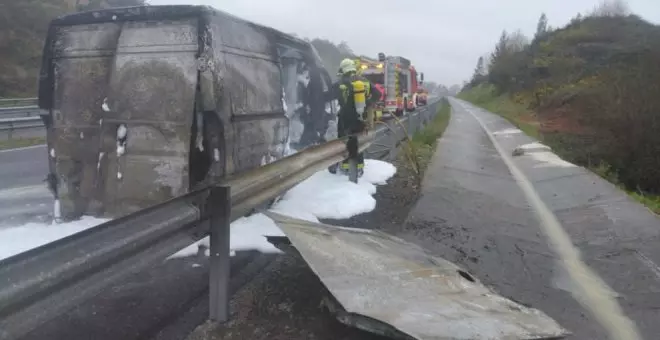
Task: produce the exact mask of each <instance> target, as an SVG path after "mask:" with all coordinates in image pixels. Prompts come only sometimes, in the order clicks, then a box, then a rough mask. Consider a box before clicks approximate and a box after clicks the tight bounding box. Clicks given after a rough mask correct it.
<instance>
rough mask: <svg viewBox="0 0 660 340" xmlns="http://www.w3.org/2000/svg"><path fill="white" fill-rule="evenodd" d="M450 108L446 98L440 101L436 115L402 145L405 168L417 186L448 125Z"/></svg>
mask: <svg viewBox="0 0 660 340" xmlns="http://www.w3.org/2000/svg"><path fill="white" fill-rule="evenodd" d="M450 111H451V107H450V105H449V101H448V100H447V99H446V98H443V99H442V102H441V103H440V106H439V107H438V113H437V114H436V116H435V117H434V118H433V120H431V121H430V122H429V123H428V124H427V125H426V126H424V128H423V129H421V130H419V131H417V132H416V133H415V134H414V135H413V136H412V137H410V136H408V137H407V138H406V140H405V142H404V143H403V145H402V149H403V153H402V154H401V156H402V157H405V162H403V164H405V166H406V167H407V168H408V169H409V170H412V171H413V173H414V174H415V177H416V180H417V182H418V184H421V182H422V178H423V177H424V171H426V168H427V167H428V165H429V162H430V161H431V156H432V155H433V151H434V150H435V147H436V145H437V143H438V138H440V136H442V134H443V133H444V132H445V129H446V128H447V125H449V115H450Z"/></svg>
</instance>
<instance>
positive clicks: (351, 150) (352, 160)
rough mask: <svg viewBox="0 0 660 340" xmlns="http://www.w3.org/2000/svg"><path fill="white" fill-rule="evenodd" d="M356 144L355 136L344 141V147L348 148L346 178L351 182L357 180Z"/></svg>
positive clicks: (356, 138)
mask: <svg viewBox="0 0 660 340" xmlns="http://www.w3.org/2000/svg"><path fill="white" fill-rule="evenodd" d="M358 145H359V143H358V137H357V136H350V137H348V141H347V142H346V149H348V180H349V181H351V182H353V183H357V182H358V168H357V163H358V162H357V159H358V151H359V150H358Z"/></svg>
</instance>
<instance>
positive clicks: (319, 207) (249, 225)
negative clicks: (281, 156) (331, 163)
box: [170, 159, 396, 258]
mask: <svg viewBox="0 0 660 340" xmlns="http://www.w3.org/2000/svg"><path fill="white" fill-rule="evenodd" d="M395 173H396V168H395V167H394V166H393V165H392V164H390V163H387V162H383V161H379V160H373V159H367V160H366V161H365V168H364V176H362V177H361V178H360V180H359V181H358V183H357V184H355V183H352V182H350V181H349V180H348V177H347V176H344V175H340V174H336V175H333V174H331V173H329V172H328V171H327V170H323V171H319V172H317V173H316V174H314V175H313V176H311V177H310V178H308V179H306V180H305V181H303V182H301V183H300V184H298V185H297V186H295V187H293V188H292V189H291V190H289V191H288V192H287V193H286V194H284V195H283V196H282V197H281V198H280V200H278V201H277V202H276V203H275V204H274V205H273V206H272V207H271V210H272V211H274V212H277V213H279V214H282V215H287V216H291V217H295V218H299V219H303V220H307V221H312V222H319V219H324V218H334V219H344V218H349V217H352V216H355V215H358V214H362V213H366V212H370V211H372V210H373V209H374V208H375V207H376V200H375V199H374V198H373V196H372V195H374V194H375V193H376V186H377V185H383V184H385V183H386V181H387V180H388V179H389V178H391V177H392V176H394V174H395ZM230 235H231V236H230V237H231V250H232V253H233V252H235V251H239V250H259V251H261V252H264V253H273V252H279V250H278V249H277V248H275V247H274V246H273V245H272V244H270V243H269V242H268V241H267V240H266V236H284V233H282V231H281V230H280V229H279V228H278V227H277V225H275V223H274V222H273V221H272V220H271V219H270V218H268V217H266V216H265V215H263V214H254V215H251V216H248V217H243V218H240V219H238V220H236V221H234V222H233V223H232V224H231V230H230ZM200 246H202V247H203V248H204V247H205V248H207V249H206V254H207V256H208V246H209V240H208V238H205V239H203V240H201V241H199V242H197V243H195V244H193V245H191V246H189V247H187V248H184V249H183V250H181V251H179V252H177V253H176V254H174V255H172V256H171V257H170V258H177V257H186V256H193V255H195V254H197V253H198V251H199V247H200Z"/></svg>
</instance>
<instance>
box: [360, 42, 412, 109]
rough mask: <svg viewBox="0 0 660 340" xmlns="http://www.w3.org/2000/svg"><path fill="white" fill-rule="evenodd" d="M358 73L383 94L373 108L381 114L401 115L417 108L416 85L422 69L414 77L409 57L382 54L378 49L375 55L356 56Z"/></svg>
mask: <svg viewBox="0 0 660 340" xmlns="http://www.w3.org/2000/svg"><path fill="white" fill-rule="evenodd" d="M356 63H357V65H358V73H359V74H360V75H362V76H364V77H365V78H367V79H368V80H369V81H370V82H372V83H374V84H375V86H376V87H378V88H379V89H380V90H381V92H383V96H382V97H381V99H380V101H379V102H378V103H377V108H376V110H377V111H378V110H380V111H382V114H383V116H385V117H387V116H389V115H392V114H394V115H397V116H401V115H403V114H405V113H406V112H410V111H414V110H415V109H416V108H417V105H418V100H416V97H417V96H418V95H417V93H418V89H419V88H420V85H421V84H422V82H423V80H424V73H421V74H420V80H418V79H417V70H415V67H414V66H413V65H412V64H411V62H410V60H408V59H406V58H404V57H398V56H385V54H384V53H378V59H370V58H368V57H364V56H361V57H359V58H357V60H356Z"/></svg>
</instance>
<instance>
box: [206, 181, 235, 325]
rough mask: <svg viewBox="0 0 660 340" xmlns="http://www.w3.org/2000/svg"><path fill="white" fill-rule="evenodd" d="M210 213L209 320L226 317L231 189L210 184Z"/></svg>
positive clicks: (208, 206)
mask: <svg viewBox="0 0 660 340" xmlns="http://www.w3.org/2000/svg"><path fill="white" fill-rule="evenodd" d="M207 209H209V212H210V215H211V216H210V223H209V224H210V231H211V233H210V237H209V239H210V243H211V244H210V252H211V259H210V260H211V263H210V265H211V267H210V274H209V319H210V320H211V321H213V322H218V323H222V322H226V321H228V320H229V275H230V272H229V265H230V255H229V252H230V248H229V226H230V224H231V188H230V187H229V186H214V187H213V188H211V192H210V194H209V198H208V201H207Z"/></svg>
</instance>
